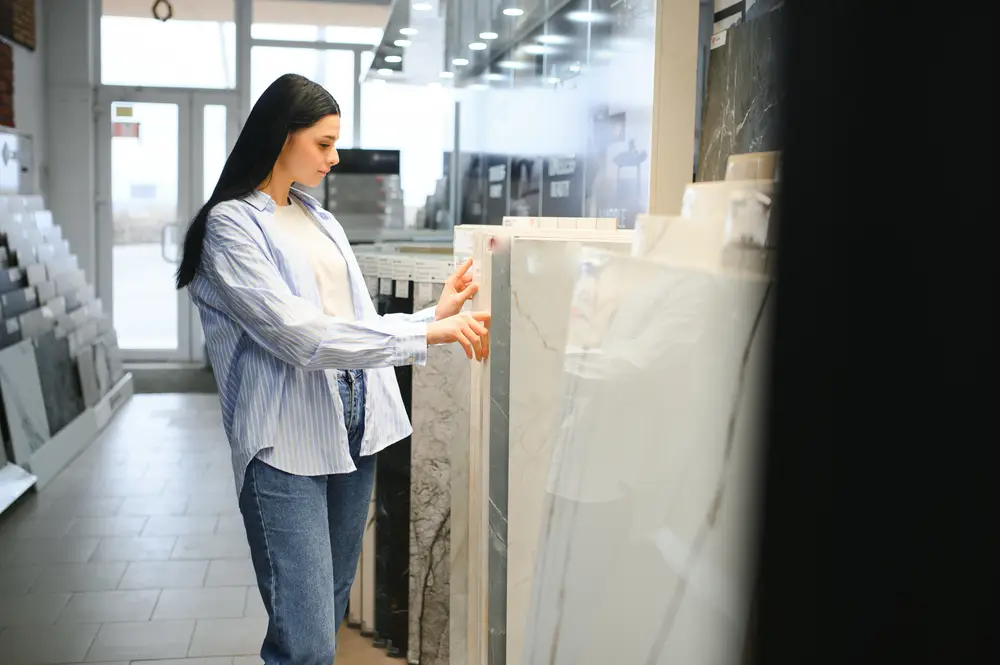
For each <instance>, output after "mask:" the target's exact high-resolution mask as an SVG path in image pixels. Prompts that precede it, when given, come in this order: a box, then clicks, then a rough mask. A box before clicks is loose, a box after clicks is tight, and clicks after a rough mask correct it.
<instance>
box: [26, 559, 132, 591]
mask: <svg viewBox="0 0 1000 665" xmlns="http://www.w3.org/2000/svg"><path fill="white" fill-rule="evenodd" d="M125 565H126V564H124V563H122V562H113V563H57V564H52V565H50V566H46V567H45V570H43V571H42V574H41V575H39V577H38V580H37V581H36V582H35V583H34V584H33V585H32V587H31V591H32V593H45V592H49V593H57V592H66V591H69V592H78V591H110V590H112V589H115V588H116V587H117V586H118V582H119V581H120V580H121V579H122V575H123V574H124V573H125Z"/></svg>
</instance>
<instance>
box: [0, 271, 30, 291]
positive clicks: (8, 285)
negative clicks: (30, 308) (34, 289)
mask: <svg viewBox="0 0 1000 665" xmlns="http://www.w3.org/2000/svg"><path fill="white" fill-rule="evenodd" d="M26 286H28V279H27V277H26V275H25V274H24V270H23V269H22V268H5V269H3V270H0V294H6V293H10V292H11V291H18V290H21V289H23V288H25V287H26Z"/></svg>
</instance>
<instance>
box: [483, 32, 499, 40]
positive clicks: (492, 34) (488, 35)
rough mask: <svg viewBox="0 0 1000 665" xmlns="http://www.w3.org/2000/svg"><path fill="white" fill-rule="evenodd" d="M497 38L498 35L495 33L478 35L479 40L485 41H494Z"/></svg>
mask: <svg viewBox="0 0 1000 665" xmlns="http://www.w3.org/2000/svg"><path fill="white" fill-rule="evenodd" d="M499 36H500V35H498V34H497V33H495V32H480V33H479V38H480V39H486V40H490V39H496V38H498V37H499Z"/></svg>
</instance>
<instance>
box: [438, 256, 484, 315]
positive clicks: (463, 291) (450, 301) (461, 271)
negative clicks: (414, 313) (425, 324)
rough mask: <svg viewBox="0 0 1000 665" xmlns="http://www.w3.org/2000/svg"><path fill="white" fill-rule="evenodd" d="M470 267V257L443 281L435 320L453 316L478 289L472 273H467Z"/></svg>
mask: <svg viewBox="0 0 1000 665" xmlns="http://www.w3.org/2000/svg"><path fill="white" fill-rule="evenodd" d="M471 267H472V259H468V260H466V261H465V263H463V264H462V265H460V266H459V267H458V270H456V271H455V272H454V273H452V275H451V277H449V278H448V281H447V282H445V283H444V291H442V292H441V299H440V300H438V304H437V308H436V309H435V310H434V319H435V320H437V321H440V320H441V319H446V318H448V317H449V316H455V315H456V314H458V313H459V312H461V311H462V305H464V304H465V302H466V301H467V300H470V299H472V296H474V295H476V292H477V291H479V285H478V284H475V283H473V281H472V275H470V274H469V268H471Z"/></svg>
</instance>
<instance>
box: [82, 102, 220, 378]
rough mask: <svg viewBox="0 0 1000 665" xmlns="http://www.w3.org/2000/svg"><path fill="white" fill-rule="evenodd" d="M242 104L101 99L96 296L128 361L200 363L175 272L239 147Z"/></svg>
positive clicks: (194, 325)
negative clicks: (192, 225)
mask: <svg viewBox="0 0 1000 665" xmlns="http://www.w3.org/2000/svg"><path fill="white" fill-rule="evenodd" d="M236 103H237V99H236V97H235V95H232V94H231V93H227V92H218V93H215V92H203V91H181V90H160V91H155V90H124V89H116V88H103V89H102V91H101V100H100V108H101V113H100V114H99V117H98V126H99V135H98V140H99V142H100V143H99V150H98V156H99V178H100V180H99V185H98V191H99V195H98V219H99V233H98V245H99V248H98V252H99V254H98V256H99V263H98V271H97V272H98V288H99V291H100V294H101V297H102V299H103V300H104V302H105V305H106V306H107V307H108V308H109V309H110V311H111V314H112V318H113V320H114V326H115V330H116V331H117V333H118V342H119V346H120V347H121V349H122V353H123V355H124V357H125V358H126V359H128V360H133V361H158V360H162V361H175V362H197V361H201V360H203V359H204V343H203V337H202V333H201V327H200V323H199V321H198V318H197V316H196V315H195V312H194V311H193V307H192V305H191V303H190V300H189V299H188V297H187V294H186V292H178V291H177V290H176V289H175V288H174V272H175V271H176V269H177V264H178V262H179V260H180V254H181V253H180V247H181V244H182V243H183V236H184V230H185V229H186V228H187V224H188V222H189V221H190V219H191V218H192V217H193V216H194V214H195V212H196V211H197V209H198V207H200V206H201V205H202V204H203V203H204V202H205V201H206V200H207V199H208V197H209V196H210V195H211V192H212V190H213V189H214V187H215V183H216V181H217V180H218V177H219V174H220V173H221V171H222V166H223V164H224V163H225V160H226V157H227V156H228V154H229V151H230V150H231V148H232V145H233V144H234V143H235V140H236V135H237V133H238V126H237V124H236V121H237V113H236V111H235V109H236V108H237V107H236Z"/></svg>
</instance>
